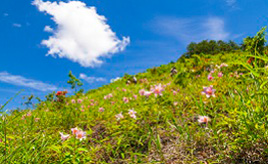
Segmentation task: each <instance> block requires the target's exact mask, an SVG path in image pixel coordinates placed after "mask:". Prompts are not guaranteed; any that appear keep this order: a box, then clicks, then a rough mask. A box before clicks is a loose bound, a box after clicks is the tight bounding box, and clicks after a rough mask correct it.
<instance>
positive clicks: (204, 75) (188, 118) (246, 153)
mask: <svg viewBox="0 0 268 164" xmlns="http://www.w3.org/2000/svg"><path fill="white" fill-rule="evenodd" d="M263 37H264V36H263ZM249 58H254V60H252V61H251V62H250V63H249V62H248V59H249ZM267 64H268V58H267V57H266V55H265V53H264V52H258V55H255V53H254V54H252V52H250V51H249V52H242V51H237V52H233V53H231V52H230V53H224V54H223V53H219V54H215V55H208V54H202V53H200V54H199V55H191V57H190V58H183V59H181V60H178V62H175V63H170V64H168V65H161V66H160V67H155V68H152V69H148V70H147V71H146V72H144V73H139V74H137V75H135V78H134V77H133V76H130V75H126V76H125V77H123V78H122V79H119V80H117V81H115V82H113V83H111V84H109V85H106V86H103V87H101V88H98V89H95V90H90V91H89V92H87V93H85V94H83V93H77V94H76V95H74V96H70V97H66V96H65V94H66V92H61V91H60V92H57V93H56V94H55V96H48V100H47V101H43V102H41V103H40V104H39V105H38V106H37V108H36V109H35V110H23V111H17V110H16V111H13V112H12V113H11V114H10V115H5V114H4V113H2V114H3V116H2V119H0V162H1V163H4V162H6V163H267V162H268V159H267V157H268V149H267V146H268V142H267V141H268V124H267V117H268V105H267V100H268V86H267V83H268V78H267V77H268V70H267V67H266V66H267ZM3 107H4V106H3ZM3 107H2V108H1V109H3Z"/></svg>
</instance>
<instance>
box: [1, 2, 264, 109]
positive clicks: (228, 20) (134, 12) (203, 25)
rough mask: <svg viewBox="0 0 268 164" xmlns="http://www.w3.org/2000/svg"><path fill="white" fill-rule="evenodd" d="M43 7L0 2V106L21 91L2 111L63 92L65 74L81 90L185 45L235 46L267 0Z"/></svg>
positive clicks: (255, 24) (258, 22)
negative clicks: (78, 81) (205, 42)
mask: <svg viewBox="0 0 268 164" xmlns="http://www.w3.org/2000/svg"><path fill="white" fill-rule="evenodd" d="M34 2H35V3H34ZM49 2H58V3H49ZM49 2H47V1H41V0H35V1H34V0H23V1H21V0H2V1H1V5H0V36H1V37H0V46H1V60H0V95H1V96H0V104H3V103H4V102H5V101H7V100H8V99H9V98H11V97H12V96H14V95H15V93H16V92H18V91H19V90H21V89H24V91H23V92H22V93H21V94H20V95H19V96H18V97H17V98H16V99H15V100H14V101H13V102H12V103H10V104H9V105H8V108H15V107H17V106H19V105H20V104H21V103H22V102H23V100H22V96H25V95H30V94H34V95H36V96H39V97H41V98H43V97H44V95H47V94H48V93H50V92H51V91H53V90H55V91H57V90H62V89H68V90H69V89H70V88H69V86H68V84H67V83H66V81H67V80H68V72H69V71H70V70H71V71H72V72H73V73H74V74H75V75H76V76H77V77H79V75H80V74H83V75H82V76H81V77H82V78H83V82H84V87H83V88H84V89H85V90H88V89H92V88H97V87H100V86H102V85H104V84H108V83H110V80H111V79H113V78H116V77H122V76H123V75H124V74H125V73H128V74H136V73H138V72H143V71H145V70H146V69H147V68H151V67H153V66H159V65H161V64H167V63H169V62H170V61H176V60H177V59H178V58H179V56H180V55H181V54H182V53H184V52H185V48H186V46H187V44H188V43H189V42H191V41H200V40H204V39H216V40H219V39H222V40H235V41H236V42H238V43H240V42H241V41H242V39H243V38H244V37H246V36H249V35H254V34H255V33H256V32H257V31H258V30H259V29H260V28H261V27H263V26H266V25H267V17H268V12H267V11H268V1H266V0H254V1H253V0H187V1H184V0H168V1H162V0H154V1H148V0H127V1H123V0H112V1H109V0H81V1H79V2H78V3H73V2H72V1H64V0H62V1H52V0H51V1H49ZM59 2H61V3H59ZM63 2H64V3H63ZM55 6H56V7H55ZM77 6H78V7H77ZM92 7H95V8H92ZM80 11H81V12H80ZM95 11H96V12H95ZM84 34H85V35H84ZM100 43H101V44H100ZM49 52H50V53H51V54H50V55H49ZM47 54H48V55H47ZM53 56H54V57H53ZM59 56H61V57H62V58H60V57H59Z"/></svg>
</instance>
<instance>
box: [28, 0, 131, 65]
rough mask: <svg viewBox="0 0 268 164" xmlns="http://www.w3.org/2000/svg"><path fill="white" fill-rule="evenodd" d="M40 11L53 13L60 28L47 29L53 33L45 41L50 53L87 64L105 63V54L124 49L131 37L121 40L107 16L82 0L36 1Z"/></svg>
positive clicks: (53, 17)
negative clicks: (108, 21)
mask: <svg viewBox="0 0 268 164" xmlns="http://www.w3.org/2000/svg"><path fill="white" fill-rule="evenodd" d="M32 4H33V5H35V6H37V8H38V9H39V11H41V12H45V13H47V14H49V15H51V16H52V20H53V21H54V22H55V23H56V25H57V26H56V29H51V28H50V27H49V28H48V27H47V28H46V29H45V31H48V32H52V33H53V35H52V36H50V37H49V38H48V39H47V40H43V41H42V44H43V45H45V46H47V47H48V48H49V51H48V53H47V55H52V56H53V57H56V56H58V57H60V58H67V59H69V60H72V61H74V62H78V63H79V64H80V65H82V66H84V67H94V66H98V65H101V64H102V63H103V61H102V59H103V58H104V57H111V55H112V54H114V53H117V52H120V51H123V50H124V49H125V47H126V46H127V45H128V44H129V43H130V39H129V37H123V38H122V40H120V39H119V38H118V37H117V36H116V34H115V32H113V31H112V30H111V28H110V26H109V25H108V24H107V23H106V18H105V17H104V16H102V15H99V14H98V13H97V12H96V8H95V7H87V6H86V4H85V3H83V2H80V1H69V2H59V3H57V2H49V1H46V2H44V1H42V0H34V1H33V2H32Z"/></svg>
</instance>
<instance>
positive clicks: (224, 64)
mask: <svg viewBox="0 0 268 164" xmlns="http://www.w3.org/2000/svg"><path fill="white" fill-rule="evenodd" d="M220 67H228V64H226V63H222V64H221V65H220Z"/></svg>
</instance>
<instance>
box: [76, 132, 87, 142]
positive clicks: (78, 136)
mask: <svg viewBox="0 0 268 164" xmlns="http://www.w3.org/2000/svg"><path fill="white" fill-rule="evenodd" d="M86 134H87V133H86V132H84V131H82V130H78V131H77V133H76V134H75V136H76V139H79V140H80V141H81V140H83V139H86Z"/></svg>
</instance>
